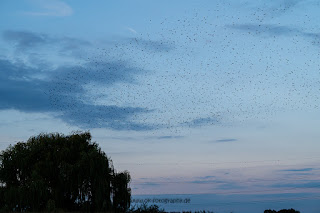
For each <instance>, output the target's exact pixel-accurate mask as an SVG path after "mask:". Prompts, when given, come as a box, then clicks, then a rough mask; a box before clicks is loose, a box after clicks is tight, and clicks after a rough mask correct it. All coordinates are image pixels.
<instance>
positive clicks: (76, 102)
mask: <svg viewBox="0 0 320 213" xmlns="http://www.w3.org/2000/svg"><path fill="white" fill-rule="evenodd" d="M102 66H103V68H104V69H101V70H100V69H99V68H101V67H100V66H98V67H95V66H93V65H92V64H91V63H88V64H86V66H85V67H83V68H82V69H80V68H79V67H60V68H59V69H58V70H55V71H53V72H51V74H50V76H49V77H48V78H47V79H45V80H40V79H36V78H33V77H32V75H34V74H37V73H39V72H42V70H39V69H37V68H29V67H26V66H24V65H23V64H14V63H12V62H10V61H8V60H0V70H1V74H0V94H1V99H0V109H1V110H5V109H15V110H19V111H22V112H49V113H50V112H53V113H55V116H56V117H58V118H60V119H62V120H63V121H64V122H66V123H68V124H71V125H75V126H79V127H82V128H110V129H115V130H136V131H141V130H150V129H152V126H150V125H147V124H141V123H137V122H133V121H132V117H134V116H136V115H137V114H141V113H148V112H151V111H152V110H149V109H146V108H141V107H129V106H127V107H124V106H122V107H120V106H114V105H97V104H95V103H94V102H92V101H90V100H88V99H86V98H85V93H86V91H85V90H84V88H83V86H84V84H85V83H86V82H90V81H91V82H95V83H99V82H100V83H105V84H106V85H111V84H113V83H115V82H126V83H130V82H133V81H134V80H133V79H131V78H134V76H133V75H131V73H130V71H132V72H133V73H135V75H136V74H137V73H138V71H137V70H135V69H134V68H130V67H129V66H128V65H126V64H121V63H119V62H116V63H112V62H109V63H105V64H103V65H102ZM97 69H98V70H97ZM86 70H90V71H91V72H92V73H91V74H92V75H90V74H89V72H88V73H86ZM119 70H120V71H121V70H123V72H121V74H119V73H117V71H119ZM74 72H76V73H74ZM75 74H77V75H78V78H76V75H75Z"/></svg>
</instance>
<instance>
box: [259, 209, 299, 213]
mask: <svg viewBox="0 0 320 213" xmlns="http://www.w3.org/2000/svg"><path fill="white" fill-rule="evenodd" d="M264 213H300V212H299V211H296V210H294V209H281V210H280V211H275V210H271V209H268V210H265V211H264Z"/></svg>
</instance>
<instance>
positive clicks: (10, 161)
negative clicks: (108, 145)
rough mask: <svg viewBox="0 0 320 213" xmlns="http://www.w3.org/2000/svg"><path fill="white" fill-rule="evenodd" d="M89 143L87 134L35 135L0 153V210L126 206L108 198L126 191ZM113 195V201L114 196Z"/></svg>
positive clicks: (125, 207)
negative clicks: (114, 203) (114, 202)
mask: <svg viewBox="0 0 320 213" xmlns="http://www.w3.org/2000/svg"><path fill="white" fill-rule="evenodd" d="M111 162H112V161H111V160H110V159H109V158H108V157H107V156H106V154H105V153H104V152H103V151H101V149H100V148H99V147H98V144H97V143H95V142H91V135H90V133H89V132H85V133H75V134H72V135H69V136H64V135H62V134H57V133H56V134H40V135H38V136H35V137H31V138H30V139H29V140H28V141H27V142H19V143H17V144H15V145H14V146H11V145H10V146H9V147H8V148H7V149H6V150H4V151H2V152H1V154H0V209H2V210H4V211H45V210H46V211H50V210H54V209H63V210H67V211H108V210H112V209H113V210H117V209H127V206H128V202H129V204H130V199H129V200H128V198H127V197H125V198H124V199H122V198H117V199H120V200H127V203H123V202H120V204H119V203H118V202H116V205H113V202H112V200H113V197H114V196H115V194H114V193H113V192H117V196H119V195H126V196H127V195H129V194H130V188H129V185H128V183H129V181H130V175H129V174H128V173H126V174H127V176H126V178H127V180H128V181H124V182H126V184H124V185H123V186H122V185H121V184H120V185H119V182H122V183H124V182H123V181H122V179H121V180H120V179H119V178H120V177H121V178H123V176H122V175H119V174H122V173H119V174H117V173H115V172H114V168H113V165H112V163H111ZM117 199H116V200H117Z"/></svg>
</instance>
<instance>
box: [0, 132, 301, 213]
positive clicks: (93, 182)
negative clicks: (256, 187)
mask: <svg viewBox="0 0 320 213" xmlns="http://www.w3.org/2000/svg"><path fill="white" fill-rule="evenodd" d="M129 183H130V175H129V173H128V172H127V171H125V172H120V173H117V172H115V169H114V168H113V165H112V161H111V159H109V158H108V157H107V156H106V154H105V153H104V152H103V151H101V149H100V148H99V147H98V144H96V143H94V142H91V135H90V133H89V132H85V133H75V134H72V135H68V136H64V135H62V134H57V133H56V134H40V135H38V136H35V137H31V138H30V139H29V140H28V141H27V142H19V143H17V144H15V145H14V146H11V145H10V146H9V147H8V148H7V149H6V150H4V151H1V154H0V212H18V211H19V212H22V211H33V212H35V211H36V212H41V211H45V212H72V211H77V212H132V213H148V212H152V213H160V212H165V211H164V209H160V208H159V207H158V206H157V205H151V206H147V205H146V204H143V205H141V206H138V207H133V208H130V209H129V207H130V200H131V189H130V188H129ZM197 212H199V213H200V212H201V213H209V212H208V211H197ZM264 213H300V212H299V211H295V210H294V209H289V210H280V211H278V212H277V211H275V210H265V211H264Z"/></svg>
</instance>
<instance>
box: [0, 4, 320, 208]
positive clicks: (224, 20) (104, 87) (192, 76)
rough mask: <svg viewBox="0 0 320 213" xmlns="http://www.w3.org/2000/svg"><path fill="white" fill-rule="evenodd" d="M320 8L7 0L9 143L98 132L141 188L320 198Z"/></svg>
mask: <svg viewBox="0 0 320 213" xmlns="http://www.w3.org/2000/svg"><path fill="white" fill-rule="evenodd" d="M319 11H320V1H318V0H269V1H266V0H206V1H205V0H201V1H191V0H190V1H186V0H184V1H180V0H175V1H173V0H171V1H165V0H162V1H150V0H134V1H133V0H131V1H129V0H127V1H103V0H97V1H90V2H89V1H84V0H83V1H82V0H68V1H67V0H65V1H60V0H48V1H45V0H21V1H12V0H1V3H0V20H1V21H0V150H4V149H6V148H7V147H8V146H9V144H15V143H17V142H18V141H26V140H27V139H28V138H29V137H30V136H34V135H38V134H39V133H51V132H59V133H64V134H70V133H72V132H74V131H90V132H91V134H92V136H93V141H96V142H97V143H98V144H99V146H100V147H101V148H102V150H103V151H104V152H106V154H107V155H108V156H109V157H110V158H111V159H112V160H113V163H114V166H115V168H116V169H117V170H119V171H123V170H128V171H129V172H130V174H131V177H132V182H131V188H132V193H133V195H154V194H161V195H163V194H215V195H239V194H245V195H253V194H259V195H265V196H267V195H270V194H289V195H290V196H289V197H290V198H292V199H298V200H301V199H303V198H305V196H307V195H308V196H309V195H310V196H311V197H313V199H318V200H319V199H320V196H319V195H320V194H319V193H320V166H319V165H320V164H319V163H320V62H319V58H320V13H319ZM290 198H289V200H290ZM268 199H269V200H270V199H272V197H271V198H270V197H269V198H268ZM275 200H276V199H275ZM305 200H306V202H307V201H308V199H305ZM319 202H320V201H319ZM316 207H317V210H314V212H319V210H320V205H319V204H318V206H316ZM279 208H280V207H279ZM283 208H290V206H284V207H283ZM306 209H307V208H306ZM212 210H214V209H212ZM235 212H237V211H235ZM239 212H241V211H239ZM306 212H310V213H312V212H313V211H312V210H309V211H306Z"/></svg>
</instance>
